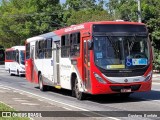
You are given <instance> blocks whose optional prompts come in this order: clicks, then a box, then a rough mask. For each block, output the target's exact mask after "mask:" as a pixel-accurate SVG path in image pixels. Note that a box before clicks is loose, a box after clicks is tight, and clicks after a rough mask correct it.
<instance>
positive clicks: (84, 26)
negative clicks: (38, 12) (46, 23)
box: [26, 20, 144, 42]
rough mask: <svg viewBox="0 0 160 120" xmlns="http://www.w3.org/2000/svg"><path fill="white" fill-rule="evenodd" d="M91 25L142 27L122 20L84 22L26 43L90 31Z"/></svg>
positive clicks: (33, 38)
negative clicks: (85, 30)
mask: <svg viewBox="0 0 160 120" xmlns="http://www.w3.org/2000/svg"><path fill="white" fill-rule="evenodd" d="M93 24H131V25H144V24H143V23H139V22H129V21H122V20H117V21H98V22H85V23H82V24H77V25H71V26H69V27H66V28H61V29H59V30H55V31H52V32H49V33H46V34H42V35H37V36H35V37H31V38H28V39H27V40H26V42H32V41H36V40H45V39H47V38H52V37H53V36H56V35H65V34H69V33H73V32H78V31H80V30H84V29H90V28H91V26H92V25H93Z"/></svg>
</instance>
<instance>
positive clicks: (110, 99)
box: [35, 87, 160, 104]
mask: <svg viewBox="0 0 160 120" xmlns="http://www.w3.org/2000/svg"><path fill="white" fill-rule="evenodd" d="M35 88H36V89H39V87H35ZM45 92H48V93H51V94H53V93H56V94H60V95H64V96H69V97H71V99H75V98H74V97H72V92H71V91H70V90H66V89H56V88H54V87H48V90H47V91H45ZM86 100H87V101H92V102H97V103H101V104H107V103H108V104H112V103H122V102H138V101H152V100H160V92H159V91H155V90H152V91H150V92H137V93H132V94H131V95H130V96H129V97H123V96H120V95H118V94H117V95H115V94H114V95H90V94H87V96H86V99H85V100H84V101H86Z"/></svg>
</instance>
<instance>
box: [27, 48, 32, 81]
mask: <svg viewBox="0 0 160 120" xmlns="http://www.w3.org/2000/svg"><path fill="white" fill-rule="evenodd" d="M29 52H30V59H27V60H26V63H25V66H26V79H27V80H29V81H30V82H33V71H34V70H33V69H34V64H33V62H34V46H31V48H30V51H29Z"/></svg>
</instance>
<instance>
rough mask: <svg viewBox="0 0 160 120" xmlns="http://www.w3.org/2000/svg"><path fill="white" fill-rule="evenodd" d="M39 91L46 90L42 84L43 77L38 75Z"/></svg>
mask: <svg viewBox="0 0 160 120" xmlns="http://www.w3.org/2000/svg"><path fill="white" fill-rule="evenodd" d="M39 89H40V90H41V91H45V90H46V86H45V85H44V84H43V77H42V75H41V74H40V75H39Z"/></svg>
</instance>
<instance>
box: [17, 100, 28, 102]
mask: <svg viewBox="0 0 160 120" xmlns="http://www.w3.org/2000/svg"><path fill="white" fill-rule="evenodd" d="M14 101H18V102H28V100H14Z"/></svg>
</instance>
